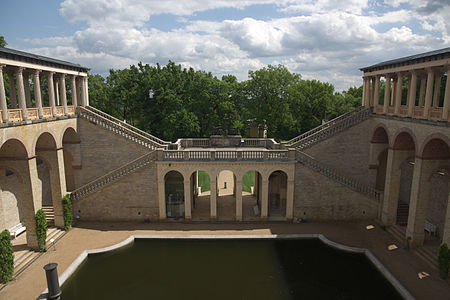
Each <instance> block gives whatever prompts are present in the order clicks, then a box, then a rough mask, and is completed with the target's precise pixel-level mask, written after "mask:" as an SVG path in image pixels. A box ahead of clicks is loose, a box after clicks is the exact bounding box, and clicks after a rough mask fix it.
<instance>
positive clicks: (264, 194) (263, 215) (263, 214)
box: [261, 179, 269, 220]
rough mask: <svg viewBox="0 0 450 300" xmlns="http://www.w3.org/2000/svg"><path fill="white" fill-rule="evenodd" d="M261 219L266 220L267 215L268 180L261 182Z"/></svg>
mask: <svg viewBox="0 0 450 300" xmlns="http://www.w3.org/2000/svg"><path fill="white" fill-rule="evenodd" d="M261 194H262V195H261V219H262V220H267V216H268V215H269V180H267V179H263V180H262V191H261Z"/></svg>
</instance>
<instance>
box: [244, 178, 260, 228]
mask: <svg viewBox="0 0 450 300" xmlns="http://www.w3.org/2000/svg"><path fill="white" fill-rule="evenodd" d="M261 192H262V177H261V174H260V173H259V172H258V171H255V170H251V171H248V172H246V173H245V174H244V175H243V176H242V217H243V220H244V221H255V220H259V219H260V215H261Z"/></svg>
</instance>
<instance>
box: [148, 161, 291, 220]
mask: <svg viewBox="0 0 450 300" xmlns="http://www.w3.org/2000/svg"><path fill="white" fill-rule="evenodd" d="M265 164H266V166H258V167H255V164H251V166H248V167H246V166H245V163H242V164H241V165H240V166H237V165H232V164H228V165H227V166H221V167H220V168H217V166H214V165H213V164H204V165H202V166H199V165H198V164H193V165H181V166H176V165H175V166H174V164H173V163H163V164H157V165H158V204H159V216H160V220H164V219H166V199H165V175H166V174H167V173H169V172H170V171H177V172H179V173H180V174H182V175H183V178H184V182H183V184H184V199H185V203H184V206H185V215H184V218H185V220H190V219H191V218H192V211H191V206H192V204H191V199H192V194H191V193H192V189H191V186H192V185H191V180H190V178H191V175H192V174H193V173H194V172H196V171H198V170H203V171H205V172H207V173H208V175H209V176H210V189H211V195H210V219H211V220H216V219H217V196H218V190H217V178H218V176H219V173H220V172H221V171H224V170H230V171H232V172H233V174H234V176H235V186H234V188H235V191H236V193H235V197H236V198H235V200H236V213H235V215H236V221H242V217H243V216H242V192H239V191H241V190H242V177H243V175H244V174H245V173H246V172H247V171H249V170H252V171H255V172H258V173H259V174H260V175H261V179H262V180H261V183H260V184H261V212H260V216H261V219H262V220H267V218H268V216H269V177H270V175H271V174H272V173H273V172H275V171H282V172H284V173H285V174H286V175H287V187H286V188H287V191H286V220H288V221H290V220H292V219H293V215H294V168H295V166H294V163H286V164H278V166H276V165H275V166H273V167H272V168H268V167H267V164H268V163H265Z"/></svg>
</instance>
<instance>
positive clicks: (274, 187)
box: [268, 169, 288, 218]
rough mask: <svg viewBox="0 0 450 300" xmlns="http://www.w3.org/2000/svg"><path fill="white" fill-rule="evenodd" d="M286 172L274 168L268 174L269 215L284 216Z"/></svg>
mask: <svg viewBox="0 0 450 300" xmlns="http://www.w3.org/2000/svg"><path fill="white" fill-rule="evenodd" d="M287 181H288V173H286V172H285V171H283V170H279V169H278V170H274V171H272V172H270V174H269V195H268V196H269V197H268V201H269V203H268V204H269V207H268V214H269V217H282V218H284V217H286V204H287Z"/></svg>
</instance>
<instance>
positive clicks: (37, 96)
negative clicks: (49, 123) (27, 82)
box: [33, 70, 44, 119]
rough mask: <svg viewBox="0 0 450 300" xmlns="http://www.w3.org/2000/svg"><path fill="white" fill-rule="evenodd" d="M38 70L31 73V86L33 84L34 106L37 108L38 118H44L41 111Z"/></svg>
mask: <svg viewBox="0 0 450 300" xmlns="http://www.w3.org/2000/svg"><path fill="white" fill-rule="evenodd" d="M39 72H41V71H40V70H35V71H34V74H33V86H34V101H35V102H36V107H37V109H38V114H39V119H42V118H44V113H43V111H42V97H41V83H40V81H39Z"/></svg>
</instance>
